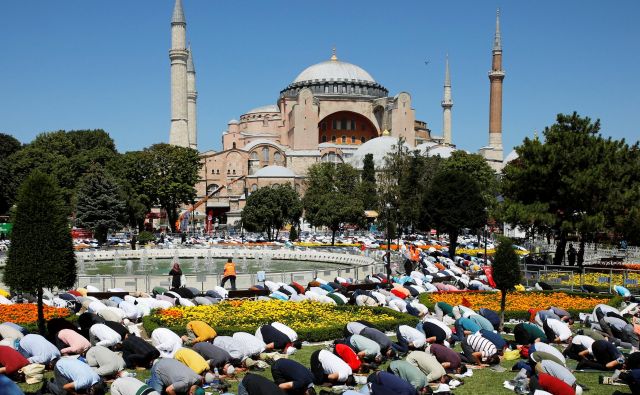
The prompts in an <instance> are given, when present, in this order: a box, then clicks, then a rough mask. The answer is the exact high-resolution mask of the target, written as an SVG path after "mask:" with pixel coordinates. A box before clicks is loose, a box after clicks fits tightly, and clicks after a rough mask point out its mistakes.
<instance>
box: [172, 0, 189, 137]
mask: <svg viewBox="0 0 640 395" xmlns="http://www.w3.org/2000/svg"><path fill="white" fill-rule="evenodd" d="M188 58H189V51H188V50H187V22H186V19H185V17H184V11H183V10H182V0H176V3H175V6H174V8H173V16H172V17H171V49H170V50H169V60H171V129H170V131H169V144H173V145H179V146H181V147H189V146H190V145H191V144H190V143H189V128H188V122H189V115H188V110H187V107H188V105H187V61H188Z"/></svg>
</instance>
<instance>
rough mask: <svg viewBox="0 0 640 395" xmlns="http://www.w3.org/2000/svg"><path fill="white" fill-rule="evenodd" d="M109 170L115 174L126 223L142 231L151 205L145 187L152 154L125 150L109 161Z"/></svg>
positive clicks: (150, 167) (151, 168)
mask: <svg viewBox="0 0 640 395" xmlns="http://www.w3.org/2000/svg"><path fill="white" fill-rule="evenodd" d="M109 172H110V173H111V174H113V175H115V176H116V179H117V182H118V184H119V186H120V191H121V195H122V198H121V199H122V200H123V201H124V202H125V204H126V213H127V223H128V224H129V226H131V227H132V228H137V229H138V231H139V232H142V231H143V230H144V220H145V218H146V215H147V213H149V212H150V211H151V208H152V207H153V201H152V198H151V196H150V195H149V193H150V191H149V190H148V188H146V186H147V185H148V180H150V179H151V175H152V172H153V166H152V156H151V155H150V154H149V152H148V151H130V152H125V153H124V154H120V155H119V156H118V159H117V160H114V161H111V162H110V163H109Z"/></svg>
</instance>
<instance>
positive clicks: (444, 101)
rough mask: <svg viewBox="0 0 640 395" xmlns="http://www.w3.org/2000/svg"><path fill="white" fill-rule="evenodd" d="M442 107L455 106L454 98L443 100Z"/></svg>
mask: <svg viewBox="0 0 640 395" xmlns="http://www.w3.org/2000/svg"><path fill="white" fill-rule="evenodd" d="M442 107H444V108H451V107H453V100H446V99H445V100H443V101H442Z"/></svg>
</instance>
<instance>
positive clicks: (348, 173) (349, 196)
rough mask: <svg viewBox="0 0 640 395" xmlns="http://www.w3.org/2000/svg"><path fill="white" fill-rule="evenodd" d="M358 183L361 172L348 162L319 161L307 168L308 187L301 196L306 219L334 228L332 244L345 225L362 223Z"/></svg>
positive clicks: (316, 224) (315, 223)
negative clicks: (341, 227) (302, 196)
mask: <svg viewBox="0 0 640 395" xmlns="http://www.w3.org/2000/svg"><path fill="white" fill-rule="evenodd" d="M358 183H359V174H358V171H357V170H356V169H355V168H353V167H352V166H351V165H348V164H345V163H338V164H333V163H318V164H315V165H313V166H311V167H310V168H309V170H308V171H307V190H306V192H305V195H304V198H303V199H302V204H303V206H304V210H305V218H306V220H307V221H308V222H309V223H310V224H311V225H312V226H316V227H317V226H326V227H327V228H329V230H331V245H333V244H335V237H336V232H337V231H338V230H339V229H340V226H341V225H342V224H357V225H360V224H362V223H363V220H364V206H363V204H362V200H361V199H360V196H359V195H358Z"/></svg>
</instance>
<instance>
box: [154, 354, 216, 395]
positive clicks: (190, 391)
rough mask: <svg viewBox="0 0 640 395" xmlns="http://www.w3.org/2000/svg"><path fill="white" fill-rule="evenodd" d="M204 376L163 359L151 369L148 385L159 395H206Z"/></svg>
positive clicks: (183, 365)
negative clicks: (203, 386) (203, 387)
mask: <svg viewBox="0 0 640 395" xmlns="http://www.w3.org/2000/svg"><path fill="white" fill-rule="evenodd" d="M202 384H203V378H202V376H200V375H198V374H196V373H195V372H194V371H193V370H191V369H190V368H189V367H188V366H187V365H185V364H183V363H182V362H180V361H177V360H175V359H169V358H161V359H159V360H158V362H156V363H155V364H153V366H152V367H151V377H150V378H149V380H147V385H148V386H149V387H151V388H152V389H153V390H154V391H156V392H158V393H159V394H165V393H166V394H169V395H205V392H204V390H203V389H202V387H201V385H202Z"/></svg>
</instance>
